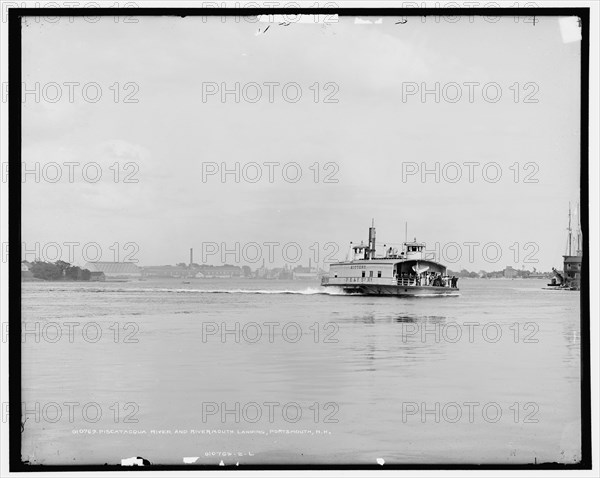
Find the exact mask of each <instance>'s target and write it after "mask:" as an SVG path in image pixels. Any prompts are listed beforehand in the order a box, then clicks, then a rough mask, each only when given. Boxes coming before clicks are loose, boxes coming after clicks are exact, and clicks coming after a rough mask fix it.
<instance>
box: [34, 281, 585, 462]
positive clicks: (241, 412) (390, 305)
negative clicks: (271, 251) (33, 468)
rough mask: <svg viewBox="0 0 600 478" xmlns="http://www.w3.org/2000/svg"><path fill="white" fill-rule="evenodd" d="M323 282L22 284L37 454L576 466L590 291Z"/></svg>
mask: <svg viewBox="0 0 600 478" xmlns="http://www.w3.org/2000/svg"><path fill="white" fill-rule="evenodd" d="M545 282H546V281H539V280H468V279H464V280H461V281H459V287H460V289H461V290H460V296H458V297H444V298H414V299H407V298H393V297H361V296H345V295H341V294H331V293H325V292H327V291H325V290H323V289H321V288H320V287H319V286H318V284H316V283H309V282H291V281H290V282H285V281H259V280H225V279H223V280H208V279H204V280H202V279H196V280H192V281H191V282H190V283H189V284H187V283H183V282H182V281H181V280H162V281H159V280H156V281H133V282H123V283H119V282H105V283H66V282H64V283H63V282H61V283H40V282H26V283H23V302H22V307H23V315H22V326H23V328H24V329H25V332H24V334H23V343H22V366H23V381H22V393H23V403H22V412H23V419H24V424H23V434H22V458H23V459H24V460H29V462H31V463H36V464H46V465H52V464H79V465H83V464H104V463H109V464H120V463H121V460H122V459H123V458H128V457H133V456H140V457H144V458H145V459H147V460H149V461H150V462H151V463H155V464H178V465H180V464H184V460H185V462H187V463H194V464H196V465H198V464H210V465H216V464H219V463H220V462H221V461H223V464H224V465H226V466H228V465H235V464H236V463H239V464H288V465H289V464H331V465H336V464H375V463H377V462H378V460H379V462H380V463H387V464H412V463H430V464H435V463H454V464H464V463H494V464H517V463H534V462H537V463H543V462H562V463H573V462H576V461H578V460H579V459H580V457H581V436H580V427H581V422H580V325H579V320H580V318H579V293H578V292H569V291H547V290H542V287H543V286H544V285H545Z"/></svg>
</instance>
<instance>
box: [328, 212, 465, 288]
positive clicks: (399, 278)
mask: <svg viewBox="0 0 600 478" xmlns="http://www.w3.org/2000/svg"><path fill="white" fill-rule="evenodd" d="M384 247H385V254H384V255H383V256H382V255H379V256H378V255H376V253H375V222H374V221H373V223H372V225H371V227H370V228H369V242H368V244H364V243H363V242H361V243H360V244H359V245H352V243H351V250H352V254H353V258H352V259H350V260H346V261H341V262H336V263H332V264H331V265H330V266H329V275H327V276H323V277H322V279H321V285H322V286H323V287H334V288H338V289H342V290H343V291H344V292H345V293H350V294H361V295H392V296H399V297H419V296H431V295H433V296H452V295H458V294H457V293H458V290H459V289H458V287H457V281H458V278H457V277H454V276H452V277H450V276H449V275H448V274H447V269H446V266H444V265H443V264H440V263H439V262H436V260H435V256H434V254H433V253H431V252H426V251H425V243H423V242H418V241H417V240H416V238H415V240H414V241H412V242H408V241H406V239H405V242H404V243H403V244H402V250H401V251H400V252H398V250H397V249H394V248H392V247H390V248H387V246H384Z"/></svg>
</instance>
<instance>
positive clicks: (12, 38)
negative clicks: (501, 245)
mask: <svg viewBox="0 0 600 478" xmlns="http://www.w3.org/2000/svg"><path fill="white" fill-rule="evenodd" d="M130 12H131V15H132V16H231V15H235V16H254V15H266V14H274V15H277V14H286V15H294V14H305V15H315V14H322V15H333V14H337V15H339V16H378V17H382V16H439V15H444V16H487V17H491V16H528V15H531V16H551V17H556V16H577V17H579V18H580V19H581V22H582V41H581V82H580V87H581V113H580V124H581V131H580V165H581V169H580V170H581V172H580V193H581V195H580V203H581V205H580V207H581V213H582V214H581V215H582V219H583V220H582V222H581V227H582V231H583V261H582V269H581V283H582V285H583V287H582V288H581V291H580V306H581V308H580V311H581V322H580V334H581V342H580V344H581V355H580V356H581V368H580V372H581V390H580V391H581V443H582V456H581V461H580V462H579V463H574V464H561V463H540V464H529V465H527V464H517V465H512V464H510V465H507V464H497V465H491V464H486V465H457V464H434V465H415V464H407V465H402V464H398V465H392V464H390V465H386V466H385V468H382V467H381V466H379V465H377V464H373V465H322V464H315V465H290V466H285V465H240V466H235V467H231V466H225V467H223V466H216V465H215V466H211V465H150V466H144V467H123V466H120V465H73V466H66V465H56V466H54V465H53V466H47V465H28V464H25V463H23V462H22V460H21V415H20V413H11V414H10V417H9V427H10V428H9V437H10V455H9V457H10V460H9V461H10V463H9V470H10V472H57V471H63V472H74V471H138V472H139V471H158V470H161V471H167V470H168V471H192V470H196V471H198V470H201V471H215V470H219V471H232V470H239V471H244V470H245V471H256V470H330V471H331V470H589V469H592V421H591V420H592V415H591V411H592V410H591V382H590V381H591V375H590V374H591V369H590V366H591V362H590V360H591V355H590V339H591V337H590V282H589V279H590V274H589V237H590V236H589V205H588V203H589V183H588V180H589V61H590V58H589V44H590V30H589V29H590V8H589V7H559V8H545V7H544V8H400V7H398V8H370V7H364V8H199V7H195V8H194V7H192V8H187V7H186V8H171V7H157V8H135V9H124V8H94V9H93V10H90V9H88V8H10V9H9V10H8V50H9V54H8V66H9V81H8V84H9V101H8V112H9V124H8V132H9V141H8V153H9V170H10V175H9V183H8V184H9V202H8V204H9V216H8V217H9V225H10V231H9V248H10V249H11V250H18V251H20V244H21V87H22V75H21V54H22V50H21V47H22V43H21V40H22V38H21V18H22V17H25V16H44V17H80V16H108V15H110V16H122V15H124V14H126V13H130ZM13 245H16V246H15V247H13ZM8 297H9V309H8V310H9V341H8V342H9V407H10V409H12V410H20V409H21V406H20V404H21V378H22V377H21V257H20V254H11V255H9V291H8Z"/></svg>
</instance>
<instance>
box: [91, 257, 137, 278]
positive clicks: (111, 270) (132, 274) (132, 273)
mask: <svg viewBox="0 0 600 478" xmlns="http://www.w3.org/2000/svg"><path fill="white" fill-rule="evenodd" d="M84 269H88V270H89V271H90V273H94V272H103V273H104V279H105V280H111V279H113V280H116V279H119V280H130V279H141V278H142V271H141V269H140V268H139V267H138V266H137V265H136V264H134V263H133V262H103V261H99V262H86V264H85V266H84ZM97 276H98V277H102V276H101V275H100V274H98V275H97ZM100 280H102V279H100Z"/></svg>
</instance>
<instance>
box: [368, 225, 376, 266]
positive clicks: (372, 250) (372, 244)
mask: <svg viewBox="0 0 600 478" xmlns="http://www.w3.org/2000/svg"><path fill="white" fill-rule="evenodd" d="M374 258H375V219H372V220H371V227H370V228H369V259H374Z"/></svg>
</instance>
